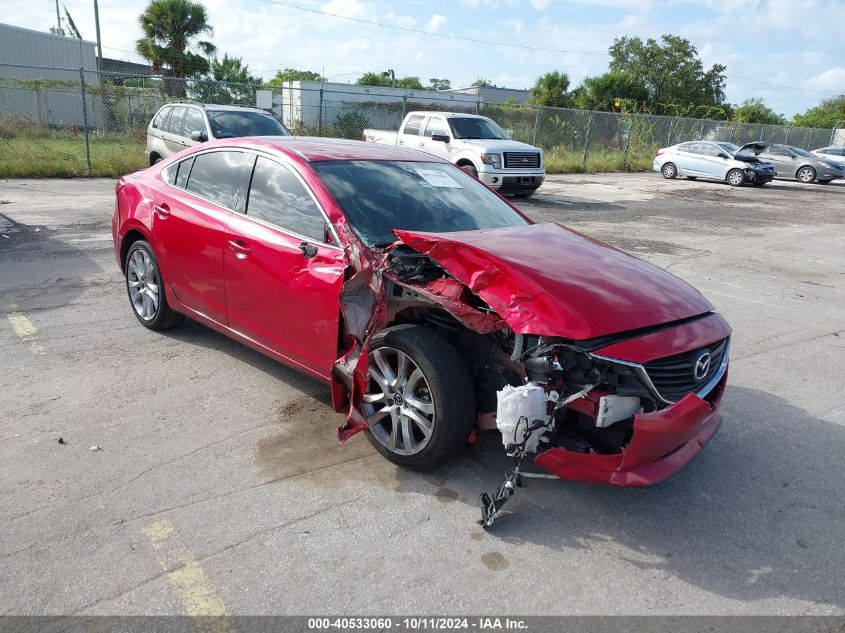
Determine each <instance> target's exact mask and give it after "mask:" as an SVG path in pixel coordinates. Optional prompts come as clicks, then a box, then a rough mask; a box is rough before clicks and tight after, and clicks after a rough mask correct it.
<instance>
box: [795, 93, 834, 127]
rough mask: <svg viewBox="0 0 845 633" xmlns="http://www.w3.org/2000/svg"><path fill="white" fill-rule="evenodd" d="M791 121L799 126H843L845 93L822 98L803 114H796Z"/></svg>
mask: <svg viewBox="0 0 845 633" xmlns="http://www.w3.org/2000/svg"><path fill="white" fill-rule="evenodd" d="M792 122H793V123H794V124H795V125H799V126H801V127H828V128H830V127H834V126H836V125H838V126H839V127H845V95H839V96H837V97H830V98H829V99H822V102H821V103H820V104H819V105H817V106H814V107H812V108H810V109H809V110H807V111H806V112H804V114H796V115H795V117H794V118H793V121H792ZM837 122H838V123H837Z"/></svg>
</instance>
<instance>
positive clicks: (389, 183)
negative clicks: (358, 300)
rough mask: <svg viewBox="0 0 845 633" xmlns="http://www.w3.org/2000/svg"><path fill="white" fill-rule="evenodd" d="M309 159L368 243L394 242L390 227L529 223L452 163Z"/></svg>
mask: <svg viewBox="0 0 845 633" xmlns="http://www.w3.org/2000/svg"><path fill="white" fill-rule="evenodd" d="M312 165H313V167H314V169H315V170H316V171H317V173H318V174H319V175H320V178H321V179H322V181H323V183H324V184H325V185H326V188H327V189H328V190H329V192H330V193H331V194H332V196H333V197H334V199H335V200H336V201H337V202H338V204H339V205H340V206H341V208H342V209H343V212H344V214H346V218H347V219H348V220H349V224H350V225H351V226H352V228H353V229H354V230H355V232H356V233H357V234H358V236H359V237H360V238H361V240H362V241H363V242H364V243H365V244H367V245H368V246H386V245H388V244H392V243H393V242H395V241H396V236H395V235H393V234H392V233H391V231H393V230H394V229H405V230H408V231H431V232H435V233H448V232H452V231H473V230H477V229H498V228H503V227H508V226H523V225H526V224H528V222H527V221H526V220H525V219H524V218H523V217H522V216H521V215H519V214H518V213H517V212H516V211H514V210H513V209H512V208H511V207H510V206H509V205H508V204H507V203H505V202H504V201H502V200H501V199H500V198H499V197H498V196H496V194H494V193H492V192H491V191H490V190H489V189H487V188H486V187H485V186H484V185H482V184H481V183H480V182H478V181H477V180H475V178H473V177H471V176H469V175H467V174H466V173H465V172H464V171H463V170H461V169H459V168H457V167H455V166H454V165H451V164H447V163H425V162H394V161H364V160H362V161H326V162H318V163H313V164H312Z"/></svg>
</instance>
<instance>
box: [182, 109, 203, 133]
mask: <svg viewBox="0 0 845 633" xmlns="http://www.w3.org/2000/svg"><path fill="white" fill-rule="evenodd" d="M183 129H184V130H185V136H187V137H188V138H190V137H191V132H201V133H202V134H208V132H207V131H206V129H205V119H203V118H202V113H201V112H200V111H199V110H197V109H196V108H188V112H187V113H185V125H184V126H183Z"/></svg>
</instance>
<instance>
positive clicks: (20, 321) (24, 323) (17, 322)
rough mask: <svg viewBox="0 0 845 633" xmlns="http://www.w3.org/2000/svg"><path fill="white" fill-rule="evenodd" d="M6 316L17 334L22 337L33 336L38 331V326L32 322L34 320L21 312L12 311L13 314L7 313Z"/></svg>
mask: <svg viewBox="0 0 845 633" xmlns="http://www.w3.org/2000/svg"><path fill="white" fill-rule="evenodd" d="M6 318H7V319H9V324H10V325H11V326H12V329H13V330H14V331H15V334H17V335H18V336H20V337H21V338H27V337H29V336H33V335H34V334H35V333H36V332H37V331H38V328H36V327H35V326H34V325H33V324H32V321H30V320H29V319H27V318H26V317H25V316H24V315H23V314H21V313H20V312H12V313H11V314H7V315H6Z"/></svg>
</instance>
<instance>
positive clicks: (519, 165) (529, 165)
mask: <svg viewBox="0 0 845 633" xmlns="http://www.w3.org/2000/svg"><path fill="white" fill-rule="evenodd" d="M505 168H506V169H539V168H540V155H539V154H538V153H536V152H505Z"/></svg>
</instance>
